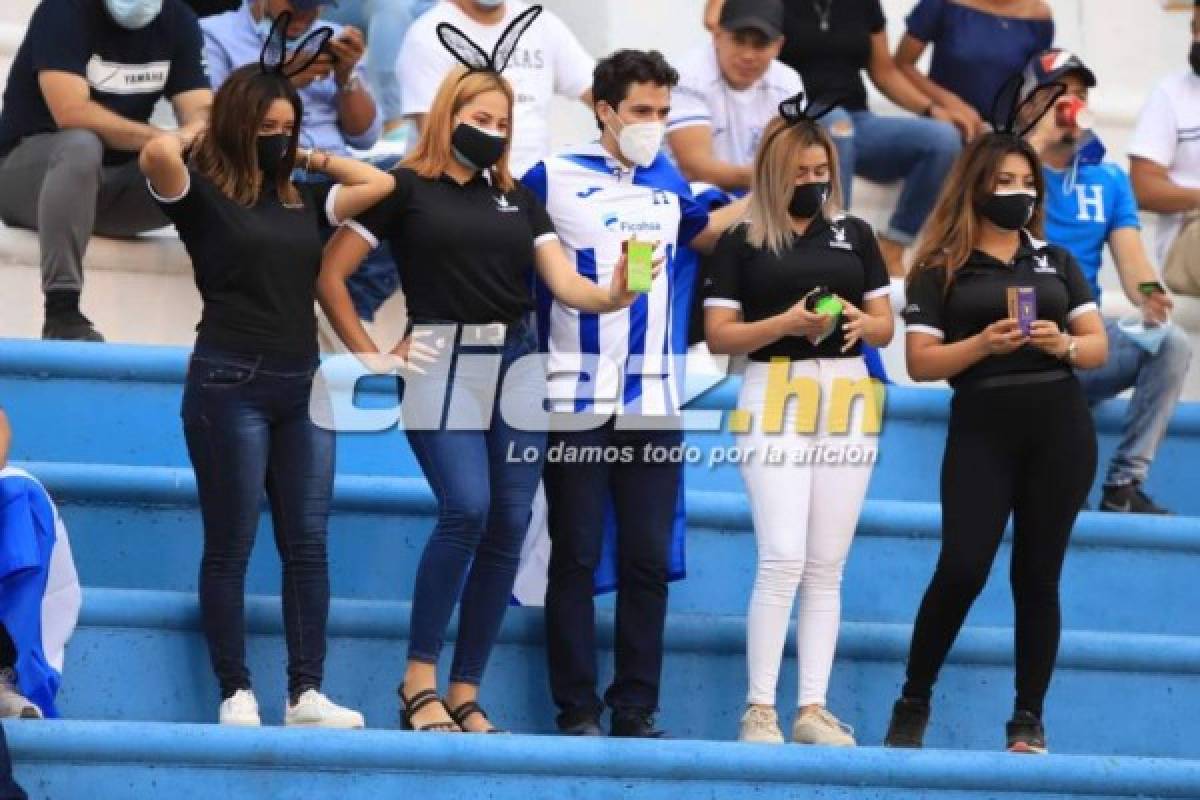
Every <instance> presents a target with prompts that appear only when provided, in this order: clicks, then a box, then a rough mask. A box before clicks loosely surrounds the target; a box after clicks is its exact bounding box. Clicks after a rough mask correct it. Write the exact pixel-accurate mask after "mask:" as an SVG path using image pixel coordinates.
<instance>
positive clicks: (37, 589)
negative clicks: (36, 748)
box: [0, 467, 82, 717]
mask: <svg viewBox="0 0 1200 800" xmlns="http://www.w3.org/2000/svg"><path fill="white" fill-rule="evenodd" d="M81 601H82V594H81V592H80V589H79V576H78V575H77V574H76V572H75V563H74V560H73V559H72V558H71V544H70V542H69V541H68V539H67V529H66V527H65V526H64V525H63V522H62V519H61V518H60V517H59V515H58V509H56V508H55V507H54V503H53V501H51V499H50V495H49V494H48V493H47V492H46V489H45V487H43V486H42V484H41V483H39V482H38V480H37V479H36V478H34V477H33V476H32V475H30V474H29V473H28V472H25V471H24V470H20V469H17V468H16V467H6V468H5V469H2V470H0V622H3V623H4V627H5V628H7V629H8V634H9V637H10V638H11V639H12V641H13V644H14V645H15V647H16V651H17V664H16V672H17V680H18V683H19V684H20V690H21V694H23V695H25V696H26V697H28V698H29V699H30V700H31V701H32V702H33V703H34V704H36V705H37V706H38V708H40V709H41V710H42V713H43V714H44V715H45V716H47V717H57V716H58V709H57V708H56V707H55V705H54V697H55V695H56V694H57V693H58V687H59V684H60V683H61V681H62V669H63V658H64V656H65V651H66V644H67V640H68V639H69V638H70V636H71V633H72V632H73V631H74V630H75V624H76V622H77V621H78V620H79V607H80V605H81Z"/></svg>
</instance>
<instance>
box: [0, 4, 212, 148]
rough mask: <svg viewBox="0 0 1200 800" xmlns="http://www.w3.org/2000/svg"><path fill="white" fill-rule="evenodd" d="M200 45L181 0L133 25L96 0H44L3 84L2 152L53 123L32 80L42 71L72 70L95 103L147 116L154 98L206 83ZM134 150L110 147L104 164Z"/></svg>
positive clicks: (136, 117)
mask: <svg viewBox="0 0 1200 800" xmlns="http://www.w3.org/2000/svg"><path fill="white" fill-rule="evenodd" d="M203 51H204V39H203V37H202V36H201V33H200V24H199V23H198V22H197V21H196V15H195V13H193V11H192V10H191V9H190V8H188V7H187V6H186V5H184V3H183V1H182V0H165V1H164V2H163V7H162V11H161V12H160V13H159V15H158V16H157V17H155V18H154V21H153V22H151V23H150V24H149V25H147V26H146V27H144V28H141V29H140V30H136V31H131V30H126V29H125V28H122V27H121V26H120V25H118V24H117V23H116V21H114V20H113V18H112V17H111V16H109V14H108V12H107V11H106V10H105V9H104V3H103V2H102V0H42V3H41V4H40V5H39V6H38V7H37V8H36V9H35V10H34V12H33V17H32V18H31V19H30V20H29V28H28V30H26V32H25V39H24V41H22V42H21V46H20V48H19V49H18V50H17V55H16V58H14V59H13V65H12V71H11V72H10V73H9V76H8V86H7V87H6V88H5V90H4V103H3V112H2V113H0V157H2V156H4V155H6V154H7V153H8V152H9V151H11V150H12V149H13V148H14V147H16V146H17V144H19V143H20V141H21V140H22V139H24V138H25V137H27V136H33V135H36V134H39V133H54V132H55V131H57V130H58V125H57V124H56V123H55V121H54V116H53V115H52V114H51V113H50V108H49V107H48V106H47V105H46V98H45V97H43V96H42V88H41V85H40V84H39V83H38V76H39V75H40V74H41V73H42V72H43V71H46V70H49V71H53V72H69V73H71V74H73V75H78V76H79V77H81V78H83V79H84V80H86V81H87V83H88V87H89V88H90V90H91V99H92V100H93V101H94V102H96V103H97V104H99V105H101V106H103V107H104V108H106V109H107V110H109V111H111V112H113V113H114V114H117V115H119V116H122V117H124V118H125V119H130V120H134V121H136V122H146V121H148V120H149V119H150V115H151V114H152V113H153V112H154V105H155V103H157V102H158V99H159V98H160V97H166V98H168V99H170V98H173V97H175V96H176V95H178V94H181V93H183V92H188V91H193V90H196V89H208V88H209V85H208V76H207V75H206V74H205V71H204V65H203ZM136 156H137V153H135V152H126V151H116V150H108V151H107V152H106V153H105V159H104V163H105V164H109V165H112V164H120V163H124V162H127V161H130V160H132V159H133V158H135V157H136Z"/></svg>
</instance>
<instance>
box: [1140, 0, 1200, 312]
mask: <svg viewBox="0 0 1200 800" xmlns="http://www.w3.org/2000/svg"><path fill="white" fill-rule="evenodd" d="M1180 55H1181V56H1182V53H1180ZM1189 60H1190V61H1191V64H1190V66H1189V68H1188V69H1185V70H1180V71H1179V72H1176V73H1175V74H1173V75H1170V76H1168V77H1167V78H1166V79H1164V80H1163V82H1162V83H1160V84H1159V86H1158V88H1157V89H1155V90H1154V93H1153V94H1151V95H1150V100H1149V101H1148V102H1147V103H1146V107H1145V108H1144V109H1142V114H1141V117H1140V118H1139V120H1138V124H1137V128H1136V129H1135V130H1134V132H1133V138H1132V139H1131V140H1130V143H1129V156H1130V162H1131V165H1132V168H1131V172H1132V177H1133V188H1134V190H1135V191H1136V192H1137V198H1138V203H1139V204H1140V205H1141V207H1142V208H1143V209H1145V210H1146V211H1154V212H1157V213H1158V214H1160V215H1161V216H1160V217H1159V219H1158V240H1157V246H1156V249H1155V253H1156V255H1157V256H1158V259H1159V263H1161V264H1162V265H1163V275H1164V278H1165V280H1166V282H1167V285H1168V286H1169V287H1170V288H1172V289H1174V290H1175V291H1177V292H1179V293H1181V294H1189V295H1193V296H1200V2H1198V3H1197V6H1196V10H1195V11H1194V12H1193V14H1192V46H1191V52H1190V53H1189Z"/></svg>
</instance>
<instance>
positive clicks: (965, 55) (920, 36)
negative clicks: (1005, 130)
mask: <svg viewBox="0 0 1200 800" xmlns="http://www.w3.org/2000/svg"><path fill="white" fill-rule="evenodd" d="M907 22H908V31H907V32H906V33H905V34H904V37H903V38H902V39H901V40H900V44H899V46H898V47H897V48H896V63H897V64H898V65H899V66H900V69H901V70H902V71H903V72H904V74H905V75H906V76H908V79H909V80H910V81H912V83H913V85H914V86H916V87H917V88H918V89H920V90H921V91H922V92H924V93H925V94H927V95H928V96H929V97H931V98H933V99H934V100H935V101H937V103H938V105H940V106H942V107H943V108H947V109H950V110H951V111H952V112H954V114H955V116H956V118H957V119H958V120H960V121H965V123H966V124H965V125H963V133H964V136H965V138H966V139H967V141H970V140H971V139H974V138H975V137H976V136H978V135H979V134H980V133H983V132H984V131H986V130H987V128H988V126H987V124H986V123H985V122H984V118H986V117H988V116H989V115H990V114H991V113H992V101H993V100H994V99H995V97H996V95H997V93H998V92H999V91H1000V87H1001V85H1002V84H1003V83H1004V81H1005V79H1006V78H1008V76H1010V75H1015V74H1017V73H1018V72H1020V71H1021V70H1022V69H1024V68H1025V65H1026V64H1027V63H1029V59H1031V58H1033V57H1034V55H1036V54H1037V53H1040V52H1042V51H1043V50H1048V49H1050V46H1051V45H1053V44H1054V17H1053V12H1052V11H1051V9H1050V6H1049V5H1048V4H1047V3H1046V2H1045V0H919V2H918V3H917V4H916V5H915V6H914V7H913V10H912V12H911V13H910V14H909V15H908V20H907ZM930 46H932V47H933V60H932V62H931V63H930V67H929V75H928V77H927V76H926V75H925V73H923V72H921V70H920V69H918V67H917V62H918V61H920V60H921V56H922V55H923V54H924V53H925V48H926V47H930ZM960 124H961V122H960Z"/></svg>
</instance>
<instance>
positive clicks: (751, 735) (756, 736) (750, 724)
mask: <svg viewBox="0 0 1200 800" xmlns="http://www.w3.org/2000/svg"><path fill="white" fill-rule="evenodd" d="M738 741H739V742H757V743H759V744H783V731H781V730H779V715H778V714H776V713H775V709H773V708H763V707H762V706H750V707H749V708H747V709H746V713H745V714H743V715H742V726H741V728H740V729H739V730H738Z"/></svg>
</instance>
